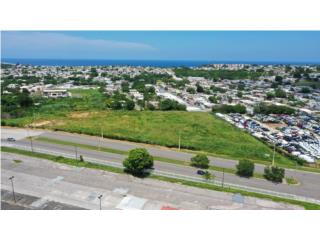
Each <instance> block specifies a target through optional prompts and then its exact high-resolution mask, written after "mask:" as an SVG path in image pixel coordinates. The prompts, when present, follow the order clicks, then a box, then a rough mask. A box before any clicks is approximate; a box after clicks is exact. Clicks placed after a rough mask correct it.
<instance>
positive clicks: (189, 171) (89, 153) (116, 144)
mask: <svg viewBox="0 0 320 240" xmlns="http://www.w3.org/2000/svg"><path fill="white" fill-rule="evenodd" d="M40 136H43V137H48V138H55V139H59V140H63V141H70V142H77V143H82V144H90V145H96V146H97V145H98V144H99V138H96V137H90V136H84V135H78V134H69V133H61V132H46V131H44V132H41V133H40ZM2 144H3V145H9V146H12V147H15V146H17V147H20V148H25V149H28V150H31V146H30V140H28V139H25V138H21V139H20V140H17V141H16V142H14V143H12V142H6V141H5V140H3V141H2ZM100 144H101V146H104V147H109V148H114V149H120V150H125V151H128V150H130V149H132V148H134V147H141V146H143V147H146V148H147V149H148V151H149V152H150V153H151V154H152V155H155V156H161V157H166V158H172V159H179V160H188V159H190V157H191V156H193V155H192V154H189V153H184V152H176V151H172V150H169V149H166V148H163V149H162V148H156V147H154V146H147V145H145V144H136V143H129V142H122V141H114V140H109V139H104V140H103V141H101V143H100ZM33 148H34V150H35V151H37V150H40V151H45V152H48V153H51V154H53V155H62V156H66V157H72V158H75V156H76V152H75V148H74V147H72V146H64V145H60V144H52V143H47V142H42V141H36V140H34V141H33ZM80 155H83V157H84V159H85V160H87V161H94V162H98V163H102V164H103V163H109V164H110V163H111V164H113V165H115V166H121V165H122V161H123V160H124V159H125V158H126V156H125V155H120V154H114V153H107V152H101V151H94V150H88V149H82V148H79V147H78V148H77V156H78V157H79V156H80ZM211 161H214V163H215V165H218V162H219V163H220V162H221V163H222V164H224V163H226V165H228V166H226V165H224V166H225V167H232V166H234V163H235V161H229V160H219V161H218V160H217V159H216V158H211ZM232 164H233V165H232ZM155 170H158V171H162V172H167V173H171V174H179V175H183V176H187V177H190V178H200V179H201V176H199V175H197V173H196V171H197V169H196V168H193V167H189V166H181V165H174V164H170V163H165V162H159V161H155ZM213 173H214V175H215V176H216V180H222V173H221V172H216V171H213ZM286 175H287V176H293V177H294V178H296V179H298V180H299V181H300V185H287V184H275V183H272V182H269V181H266V180H264V179H257V178H250V179H248V178H242V177H238V176H236V175H234V174H228V173H225V174H224V181H225V182H226V183H232V184H238V185H243V186H249V187H254V188H259V189H266V190H270V191H275V192H280V193H288V194H294V195H298V196H304V197H308V198H314V199H318V200H320V184H319V182H320V174H316V173H308V172H303V171H288V170H287V174H286Z"/></svg>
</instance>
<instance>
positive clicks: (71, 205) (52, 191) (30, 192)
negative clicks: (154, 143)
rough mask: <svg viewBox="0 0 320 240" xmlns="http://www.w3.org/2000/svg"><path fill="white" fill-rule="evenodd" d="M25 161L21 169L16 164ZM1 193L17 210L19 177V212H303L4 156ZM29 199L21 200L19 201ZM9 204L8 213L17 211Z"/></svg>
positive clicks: (265, 202)
mask: <svg viewBox="0 0 320 240" xmlns="http://www.w3.org/2000/svg"><path fill="white" fill-rule="evenodd" d="M17 159H19V160H21V161H20V162H19V163H17V162H15V161H14V160H17ZM1 163H2V167H1V189H2V191H5V192H6V196H4V197H5V199H4V200H5V203H8V204H14V202H13V200H12V190H11V189H12V188H11V187H12V186H11V182H10V180H9V177H11V176H14V188H15V192H16V195H17V206H19V207H23V208H24V209H57V208H58V209H77V208H82V209H97V210H98V209H99V199H98V196H99V195H100V194H101V195H102V199H101V206H102V209H123V210H126V209H144V210H148V209H152V210H155V209H167V208H175V209H197V210H200V209H301V207H300V206H296V205H290V204H285V203H278V202H273V201H269V200H264V199H258V198H253V197H245V198H244V201H243V202H237V201H234V200H233V196H234V195H233V194H232V193H226V192H217V191H208V190H206V189H200V188H195V187H188V186H183V185H180V184H173V183H168V182H164V181H158V180H153V179H150V178H145V179H140V178H135V177H132V176H131V175H128V174H115V173H111V172H106V171H101V170H96V169H88V168H78V167H73V166H68V165H64V164H59V163H54V162H51V161H48V160H42V159H39V158H32V157H27V156H21V155H17V154H12V153H3V154H2V158H1ZM21 195H23V196H25V197H24V198H22V199H21V198H20V196H21ZM8 204H5V205H4V207H5V208H7V207H8V208H12V207H11V206H10V205H9V206H8Z"/></svg>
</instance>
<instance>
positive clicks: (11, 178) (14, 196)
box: [9, 176, 16, 203]
mask: <svg viewBox="0 0 320 240" xmlns="http://www.w3.org/2000/svg"><path fill="white" fill-rule="evenodd" d="M13 179H14V176H11V177H9V180H11V186H12V194H13V200H14V202H15V203H16V195H15V193H14V186H13Z"/></svg>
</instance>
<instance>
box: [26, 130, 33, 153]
mask: <svg viewBox="0 0 320 240" xmlns="http://www.w3.org/2000/svg"><path fill="white" fill-rule="evenodd" d="M27 131H28V138H29V139H30V148H31V152H33V139H32V136H30V131H29V129H28V130H27Z"/></svg>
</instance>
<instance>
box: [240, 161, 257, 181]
mask: <svg viewBox="0 0 320 240" xmlns="http://www.w3.org/2000/svg"><path fill="white" fill-rule="evenodd" d="M236 168H237V174H238V175H239V176H241V177H252V176H253V172H254V163H253V162H251V161H249V160H240V161H239V163H238V164H237V166H236Z"/></svg>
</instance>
